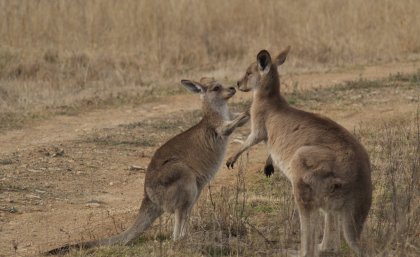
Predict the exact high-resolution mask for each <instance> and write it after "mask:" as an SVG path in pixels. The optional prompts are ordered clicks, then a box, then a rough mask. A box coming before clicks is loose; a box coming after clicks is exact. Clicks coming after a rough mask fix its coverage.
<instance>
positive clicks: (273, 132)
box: [226, 48, 372, 257]
mask: <svg viewBox="0 0 420 257" xmlns="http://www.w3.org/2000/svg"><path fill="white" fill-rule="evenodd" d="M289 49H290V48H287V49H286V50H285V51H283V52H282V53H280V54H279V56H278V57H277V58H276V59H274V61H272V59H271V56H270V54H269V53H268V52H267V51H266V50H262V51H260V52H259V53H258V55H257V62H254V63H252V64H251V65H250V66H249V67H248V69H247V71H246V73H245V75H244V77H243V78H242V79H241V80H239V81H238V88H239V89H240V90H242V91H250V90H253V101H252V105H251V133H250V135H249V136H248V138H247V139H246V141H245V142H244V143H243V145H242V147H241V148H240V149H239V150H238V151H237V152H236V153H235V154H234V155H233V156H232V157H230V158H229V159H228V161H227V163H226V164H227V166H228V167H231V168H232V167H233V165H234V163H235V162H236V160H237V159H238V157H239V156H240V155H241V153H243V152H244V151H246V150H247V149H248V148H249V147H251V146H252V145H254V144H257V143H259V142H261V141H264V142H265V143H266V145H267V148H268V151H269V153H270V158H271V159H270V158H269V159H268V160H267V164H266V165H267V166H269V165H271V162H272V163H273V164H274V165H275V166H276V167H278V168H280V169H281V170H282V171H283V173H284V174H285V175H286V176H287V178H288V179H289V180H290V181H291V183H292V187H293V195H294V198H295V202H296V204H297V207H298V210H299V217H300V230H301V249H300V256H305V257H314V256H318V254H319V252H320V251H321V252H335V251H337V250H338V249H339V244H340V229H342V230H343V234H344V237H345V239H346V241H347V243H348V245H349V246H350V248H351V249H353V251H354V252H355V253H356V254H358V255H359V256H360V255H361V254H362V249H361V247H360V244H359V239H360V233H361V231H362V228H363V224H364V222H365V220H366V217H367V215H368V212H369V209H370V206H371V201H372V182H371V167H370V161H369V156H368V154H367V153H366V150H365V149H364V147H363V146H362V145H361V144H360V143H359V142H358V141H357V139H356V138H354V137H353V136H352V135H351V134H350V133H349V132H348V131H347V130H346V129H345V128H343V127H342V126H340V125H339V124H337V123H336V122H334V121H332V120H330V119H328V118H326V117H322V116H320V115H316V114H313V113H309V112H305V111H302V110H298V109H296V108H293V107H291V106H290V105H289V104H288V103H287V101H286V100H285V99H284V98H283V96H282V95H281V93H280V79H279V74H278V71H277V66H278V65H281V64H282V63H284V61H285V60H286V57H287V54H288V52H289ZM318 210H322V212H323V213H324V215H325V216H324V217H325V226H324V234H323V239H322V243H321V244H320V245H319V247H317V245H316V240H317V231H316V230H317V227H318V224H316V219H315V217H316V215H317V213H318Z"/></svg>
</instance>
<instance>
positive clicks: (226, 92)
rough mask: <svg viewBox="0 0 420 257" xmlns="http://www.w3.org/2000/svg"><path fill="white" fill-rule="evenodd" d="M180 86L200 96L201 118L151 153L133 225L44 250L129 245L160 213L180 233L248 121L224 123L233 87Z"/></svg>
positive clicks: (212, 83) (202, 83)
mask: <svg viewBox="0 0 420 257" xmlns="http://www.w3.org/2000/svg"><path fill="white" fill-rule="evenodd" d="M181 82H182V84H183V85H184V86H185V87H186V88H187V89H189V90H190V91H192V92H194V93H198V94H200V96H201V99H202V104H203V118H202V119H201V121H200V122H199V123H198V124H196V125H195V126H193V127H191V128H190V129H188V130H187V131H185V132H183V133H181V134H179V135H177V136H175V137H173V138H172V139H170V140H169V141H168V142H166V143H165V144H164V145H162V146H161V147H160V148H159V149H158V150H157V151H156V152H155V154H154V155H153V157H152V160H151V161H150V164H149V166H148V168H147V171H146V177H145V183H144V184H145V187H144V199H143V201H142V204H141V206H140V210H139V214H138V216H137V219H136V221H135V222H134V224H133V225H132V226H131V227H130V228H129V229H127V230H126V231H124V232H122V233H121V234H119V235H116V236H112V237H110V238H106V239H101V240H94V241H89V242H83V243H78V244H74V245H65V246H62V247H59V248H56V249H53V250H51V251H49V252H48V254H58V253H63V252H67V251H68V250H69V249H71V248H91V247H95V246H100V245H112V244H122V245H127V244H130V243H131V242H132V241H133V240H135V239H136V238H137V237H138V236H139V235H140V234H141V233H142V232H144V231H145V230H146V229H147V228H148V227H149V226H150V225H151V224H152V223H153V221H154V220H155V219H156V218H158V217H159V216H160V215H161V214H162V213H163V212H169V213H174V214H175V226H174V231H173V239H174V240H177V239H179V238H181V237H183V236H185V233H186V227H187V221H188V216H189V215H190V212H191V209H192V207H193V206H194V204H195V202H196V201H197V199H198V197H199V196H200V193H201V191H202V189H203V187H204V186H205V185H206V184H207V183H208V182H209V181H210V180H211V179H212V178H213V176H214V175H215V173H216V172H217V170H218V169H219V168H220V165H221V163H222V161H223V158H224V155H225V151H226V147H227V144H228V137H229V135H230V134H231V133H232V132H233V131H234V129H235V128H236V127H238V126H242V125H243V124H245V123H246V122H247V121H248V120H249V113H243V114H241V115H239V116H238V117H237V118H235V119H234V120H230V114H229V110H228V106H227V101H228V99H229V98H230V97H232V96H233V95H234V94H235V89H234V88H233V87H231V88H225V87H223V86H222V85H220V84H219V83H218V82H216V81H214V80H213V79H206V78H204V79H202V80H201V81H200V83H199V82H194V81H189V80H182V81H181Z"/></svg>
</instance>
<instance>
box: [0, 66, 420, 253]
mask: <svg viewBox="0 0 420 257" xmlns="http://www.w3.org/2000/svg"><path fill="white" fill-rule="evenodd" d="M419 69H420V62H416V63H399V64H387V65H381V66H372V67H367V68H364V69H357V70H349V71H343V72H334V73H321V74H315V73H313V74H301V75H287V74H286V75H284V76H283V82H284V83H285V85H286V87H287V85H293V83H296V82H297V83H298V87H299V88H309V87H323V86H331V85H334V84H337V83H340V82H344V81H347V80H356V79H359V78H365V79H377V78H383V77H387V76H388V75H389V74H391V73H392V74H395V73H397V72H400V73H412V72H415V71H417V70H419ZM249 97H250V94H243V93H238V96H236V97H235V100H234V102H241V101H243V100H244V99H249ZM410 108H411V105H410ZM196 109H199V99H198V98H197V97H196V96H191V95H177V96H170V97H166V98H164V99H160V100H158V101H157V102H154V103H147V104H144V105H141V106H138V107H135V108H127V107H121V108H118V109H105V110H96V111H92V112H89V113H82V114H80V115H77V116H56V117H54V118H52V119H49V120H46V121H41V122H39V123H37V124H34V125H33V126H32V127H27V128H24V129H22V130H18V131H9V132H6V133H4V134H1V135H0V147H1V148H0V160H1V159H3V157H7V158H12V159H13V158H14V156H15V155H17V156H18V157H19V158H20V160H23V161H20V162H17V163H16V164H15V166H13V167H16V169H17V171H16V172H10V174H9V175H7V176H5V177H4V178H3V179H2V180H1V181H0V182H1V185H3V184H4V185H6V186H5V187H6V188H7V190H6V192H5V193H4V194H3V193H1V194H0V203H1V204H3V206H12V205H19V204H20V205H19V211H18V213H8V212H6V211H1V210H0V256H34V255H36V254H37V253H39V252H41V251H45V250H46V249H48V248H50V247H52V246H57V245H60V244H62V243H67V242H71V241H74V240H79V239H80V238H82V237H85V238H86V237H87V238H90V237H92V236H96V237H97V236H101V235H104V234H109V233H115V232H116V231H120V230H121V227H120V225H119V224H125V226H127V225H128V224H129V223H130V220H132V218H133V216H135V213H136V210H137V208H138V204H139V201H140V199H141V197H142V190H143V178H144V175H143V173H141V172H137V171H134V172H133V171H130V170H129V169H127V167H128V166H129V165H131V164H135V165H139V166H142V167H145V166H146V165H147V163H148V161H149V159H150V155H151V154H152V153H153V149H155V148H156V147H154V146H151V147H149V148H147V149H146V150H144V151H143V152H142V153H138V152H137V151H134V150H132V149H128V150H124V149H123V148H115V149H113V148H112V147H108V148H107V147H102V148H101V147H98V146H95V145H93V144H83V145H80V144H79V143H77V139H79V138H81V137H83V136H85V135H89V134H91V133H92V132H95V131H100V130H102V129H115V128H117V127H118V126H120V125H122V124H131V123H135V122H137V123H141V122H146V121H149V120H150V119H154V118H158V117H161V116H165V117H167V119H170V117H171V116H172V115H179V114H181V113H183V112H184V111H191V110H196ZM407 110H408V109H407V108H406V107H405V106H404V105H398V106H390V105H380V106H375V107H372V108H371V109H370V110H369V111H368V112H367V113H351V112H346V113H342V112H340V111H338V110H331V111H330V112H327V113H324V114H326V115H328V116H330V117H332V118H333V119H336V120H337V121H338V122H340V123H342V124H343V125H344V126H346V127H347V128H349V129H352V128H353V126H354V124H356V123H358V122H360V121H364V120H371V119H372V118H375V116H377V115H378V114H383V113H386V115H391V114H395V113H405V112H406V111H407ZM152 132H153V131H151V132H150V133H152ZM124 133H125V132H124V131H122V132H121V134H122V135H123V134H124ZM245 134H246V133H242V134H241V135H242V136H243V135H245ZM238 136H239V137H241V136H240V135H238ZM75 140H76V141H75ZM69 141H72V143H70V144H67V145H66V155H67V157H66V158H62V159H60V158H52V157H51V156H52V155H51V154H50V153H49V152H48V151H53V150H51V149H50V147H51V145H58V146H60V145H61V144H66V142H69ZM234 147H236V146H232V147H231V148H234ZM44 148H47V150H45V151H47V155H48V156H46V155H45V151H44ZM123 150H124V151H125V152H124V154H120V152H119V151H123ZM253 154H254V156H253V157H252V159H253V160H254V162H251V166H250V168H251V169H253V170H256V169H257V168H258V167H259V165H261V163H260V162H261V160H263V159H264V155H265V151H264V150H263V147H262V146H258V147H256V148H254V150H253ZM18 157H16V158H18ZM255 160H260V161H259V162H257V163H256V162H255ZM66 167H67V168H66ZM0 169H1V166H0ZM54 169H57V170H59V171H60V172H54V171H55V170H54ZM61 169H64V170H61ZM67 170H68V172H64V171H67ZM89 170H93V171H95V173H93V172H92V173H89V172H88V171H89ZM6 171H7V172H9V170H6ZM92 174H94V175H92ZM233 177H234V173H232V172H228V171H227V170H226V169H225V168H223V169H222V170H221V172H219V174H218V175H217V176H216V179H215V181H214V185H216V186H217V185H220V184H223V183H228V182H229V181H231V180H232V178H233ZM0 179H1V178H0ZM226 181H227V182H226ZM11 185H13V187H12V186H11ZM0 189H2V187H0ZM3 206H0V207H3ZM14 247H16V251H15V250H14Z"/></svg>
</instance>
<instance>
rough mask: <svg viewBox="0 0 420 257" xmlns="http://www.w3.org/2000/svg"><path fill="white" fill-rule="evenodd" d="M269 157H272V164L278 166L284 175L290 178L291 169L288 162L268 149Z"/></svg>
mask: <svg viewBox="0 0 420 257" xmlns="http://www.w3.org/2000/svg"><path fill="white" fill-rule="evenodd" d="M270 155H271V158H272V159H273V163H274V166H276V167H277V168H279V169H280V170H281V171H282V172H283V174H284V175H286V177H287V178H288V179H289V180H291V178H292V177H291V171H290V167H289V163H288V162H287V161H286V160H284V159H282V158H281V156H279V155H278V154H277V153H275V152H272V151H270Z"/></svg>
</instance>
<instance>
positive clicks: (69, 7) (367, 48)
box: [0, 0, 420, 129]
mask: <svg viewBox="0 0 420 257" xmlns="http://www.w3.org/2000/svg"><path fill="white" fill-rule="evenodd" d="M417 10H420V2H419V1H417V0H401V1H391V0H382V1H364V0H354V1H333V0H315V1H293V0H267V1H255V0H232V1H223V0H214V1H194V0H169V1H154V0H123V1H111V0H91V1H84V0H62V1H56V0H32V1H27V0H14V1H8V0H0V124H3V125H2V126H0V129H1V127H11V128H13V127H19V126H20V125H21V124H24V123H25V121H26V120H27V119H29V120H30V119H32V117H39V116H48V115H49V114H48V113H49V112H52V113H53V114H54V113H68V112H73V110H74V109H81V110H84V109H86V108H87V107H89V106H91V105H93V106H97V105H102V104H103V103H105V104H108V103H117V104H120V103H123V104H125V103H133V102H134V103H137V102H139V101H142V98H143V97H144V96H145V95H150V92H151V91H153V90H155V89H156V88H164V89H163V90H167V89H168V88H174V87H176V85H175V84H177V83H178V81H179V80H180V79H182V78H185V77H189V78H198V77H199V76H203V75H208V74H217V76H219V77H221V78H223V79H224V78H225V77H226V78H227V79H231V80H235V79H236V78H237V75H238V74H239V73H240V72H242V71H243V69H244V65H245V64H246V63H249V61H250V60H252V59H254V58H255V54H256V53H257V51H259V50H260V49H261V48H268V49H270V50H272V51H279V50H281V49H282V48H283V47H285V46H286V45H292V47H293V48H292V49H293V50H292V54H291V56H290V59H289V60H288V65H287V67H286V69H289V70H293V71H296V70H299V69H304V70H307V69H314V67H324V66H327V67H332V66H336V65H339V66H347V65H358V64H365V63H371V62H377V61H391V60H395V59H400V60H406V59H411V58H418V56H419V53H420V34H419V33H418V30H419V28H420V15H418V11H417ZM197 74H198V75H197ZM162 85H166V87H162ZM153 92H156V91H153ZM139 99H140V100H139ZM46 110H47V112H46ZM6 123H7V124H9V125H7V124H6ZM4 124H6V125H7V126H6V125H4Z"/></svg>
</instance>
